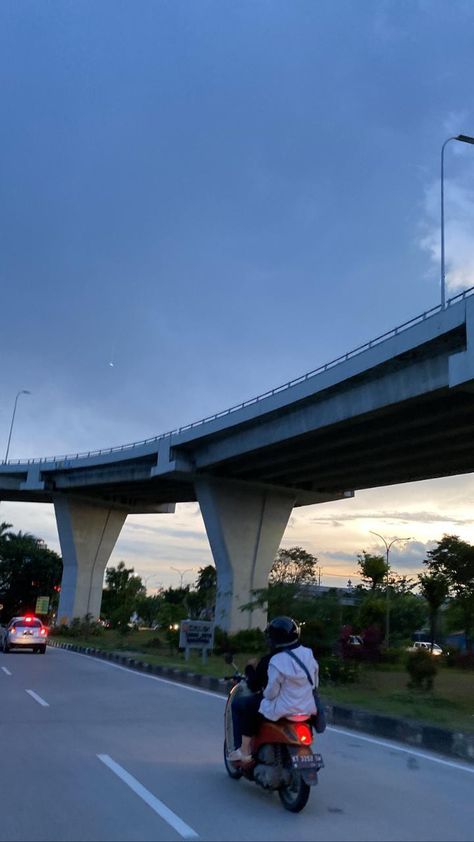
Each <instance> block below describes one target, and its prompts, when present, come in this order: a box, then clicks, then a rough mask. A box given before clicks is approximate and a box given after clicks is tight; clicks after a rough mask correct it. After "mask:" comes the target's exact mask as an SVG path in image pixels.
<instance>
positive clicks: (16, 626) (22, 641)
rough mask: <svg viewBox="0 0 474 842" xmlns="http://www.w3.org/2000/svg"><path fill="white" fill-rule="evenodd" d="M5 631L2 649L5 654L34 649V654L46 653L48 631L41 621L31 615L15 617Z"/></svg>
mask: <svg viewBox="0 0 474 842" xmlns="http://www.w3.org/2000/svg"><path fill="white" fill-rule="evenodd" d="M2 631H3V643H2V649H3V651H4V653H5V654H7V653H8V652H10V651H11V650H12V649H32V650H33V652H41V653H42V654H43V655H44V653H45V652H46V638H47V636H48V630H47V628H46V626H43V623H42V622H41V620H38V618H37V617H33V616H31V615H29V614H28V615H26V616H25V617H13V619H12V620H10V622H9V623H8V626H7V627H6V628H4V629H2Z"/></svg>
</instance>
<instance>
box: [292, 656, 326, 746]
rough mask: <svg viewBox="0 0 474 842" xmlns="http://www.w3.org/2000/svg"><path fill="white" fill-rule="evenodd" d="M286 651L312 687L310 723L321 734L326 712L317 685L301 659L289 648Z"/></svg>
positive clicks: (323, 728)
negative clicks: (312, 704)
mask: <svg viewBox="0 0 474 842" xmlns="http://www.w3.org/2000/svg"><path fill="white" fill-rule="evenodd" d="M286 652H287V654H288V655H289V656H290V658H293V660H294V661H296V663H297V664H299V665H300V667H301V669H302V670H304V672H305V673H306V678H307V679H308V681H309V683H310V684H311V687H312V688H313V698H314V703H315V705H316V713H315V714H313V716H312V717H311V723H312V724H313V725H314V728H315V731H316V733H317V734H322V733H324V731H325V730H326V713H325V710H324V705H323V703H322V702H321V699H320V698H319V693H318V690H317V687H315V686H314V684H313V682H312V680H311V676H310V674H309V670H308V669H307V667H306V666H305V665H304V664H303V661H300V659H299V658H298V656H297V655H295V654H294V652H292V651H291V649H287V650H286Z"/></svg>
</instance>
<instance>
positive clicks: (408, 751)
mask: <svg viewBox="0 0 474 842" xmlns="http://www.w3.org/2000/svg"><path fill="white" fill-rule="evenodd" d="M328 731H334V733H335V734H342V735H343V736H344V737H351V738H355V739H358V740H364V742H366V743H374V744H375V745H377V746H383V747H384V748H389V749H391V750H392V751H401V752H403V753H404V754H411V755H414V756H415V757H422V758H423V760H431V761H432V762H433V763H441V764H442V765H443V766H451V768H453V769H460V770H461V772H470V773H471V774H472V775H474V766H473V767H472V768H471V767H470V766H463V765H462V763H453V762H452V761H451V760H442V759H441V758H440V757H432V756H431V755H430V754H425V753H424V752H423V751H417V750H416V749H413V748H402V747H401V746H399V745H398V744H397V743H387V742H385V741H384V740H376V739H375V738H374V737H366V736H362V734H360V733H359V731H346V730H344V729H343V728H335V727H334V725H328Z"/></svg>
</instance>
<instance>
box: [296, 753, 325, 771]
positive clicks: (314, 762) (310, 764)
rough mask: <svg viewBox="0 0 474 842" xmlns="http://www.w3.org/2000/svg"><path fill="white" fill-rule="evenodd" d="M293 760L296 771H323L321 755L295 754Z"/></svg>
mask: <svg viewBox="0 0 474 842" xmlns="http://www.w3.org/2000/svg"><path fill="white" fill-rule="evenodd" d="M291 759H292V761H293V768H294V769H321V768H322V767H323V766H324V761H323V758H322V756H321V755H320V754H294V755H293V756H292V758H291Z"/></svg>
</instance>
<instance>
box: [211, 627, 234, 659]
mask: <svg viewBox="0 0 474 842" xmlns="http://www.w3.org/2000/svg"><path fill="white" fill-rule="evenodd" d="M229 651H230V644H229V635H228V634H227V632H225V631H224V630H223V629H221V628H219V626H216V628H215V629H214V653H215V654H216V655H224V654H225V653H226V652H229Z"/></svg>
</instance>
